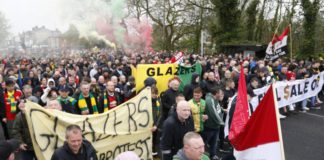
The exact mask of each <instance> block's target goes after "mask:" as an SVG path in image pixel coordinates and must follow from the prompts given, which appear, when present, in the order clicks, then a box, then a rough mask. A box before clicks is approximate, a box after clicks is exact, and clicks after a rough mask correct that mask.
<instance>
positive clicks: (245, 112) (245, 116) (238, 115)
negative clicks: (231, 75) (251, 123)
mask: <svg viewBox="0 0 324 160" xmlns="http://www.w3.org/2000/svg"><path fill="white" fill-rule="evenodd" d="M236 99H237V100H236V104H235V110H234V114H233V119H232V122H231V128H230V131H229V135H228V139H229V140H230V141H231V142H232V141H235V140H234V139H235V138H236V137H237V136H238V135H239V134H240V133H241V132H242V130H243V128H244V126H245V124H246V123H247V122H248V120H249V106H248V101H247V90H246V83H245V75H244V71H243V67H242V66H241V71H240V78H239V84H238V93H237V98H236Z"/></svg>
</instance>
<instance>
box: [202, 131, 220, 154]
mask: <svg viewBox="0 0 324 160" xmlns="http://www.w3.org/2000/svg"><path fill="white" fill-rule="evenodd" d="M218 135H219V128H218V129H212V128H207V127H205V128H204V131H203V132H202V137H203V139H204V143H205V145H207V144H208V145H209V154H210V157H211V158H212V157H214V156H215V155H216V150H217V140H218Z"/></svg>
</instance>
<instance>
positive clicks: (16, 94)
mask: <svg viewBox="0 0 324 160" xmlns="http://www.w3.org/2000/svg"><path fill="white" fill-rule="evenodd" d="M5 83H6V90H5V92H4V100H5V110H6V117H5V118H4V119H3V122H4V123H6V129H7V131H6V132H7V134H8V135H7V138H10V135H12V126H13V122H14V120H15V118H16V113H17V110H18V109H17V102H18V101H19V99H20V97H21V96H22V93H21V91H20V90H16V89H15V82H14V81H13V80H11V79H8V80H7V81H6V82H5ZM1 107H3V106H1Z"/></svg>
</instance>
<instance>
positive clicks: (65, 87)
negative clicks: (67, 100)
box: [59, 85, 70, 92]
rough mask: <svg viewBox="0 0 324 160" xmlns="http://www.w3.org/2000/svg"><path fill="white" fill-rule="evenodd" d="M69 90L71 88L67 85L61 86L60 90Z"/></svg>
mask: <svg viewBox="0 0 324 160" xmlns="http://www.w3.org/2000/svg"><path fill="white" fill-rule="evenodd" d="M69 90H70V88H69V87H68V86H66V85H64V86H60V87H59V91H62V92H68V91H69Z"/></svg>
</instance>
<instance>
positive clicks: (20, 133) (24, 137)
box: [12, 99, 36, 160]
mask: <svg viewBox="0 0 324 160" xmlns="http://www.w3.org/2000/svg"><path fill="white" fill-rule="evenodd" d="M20 101H21V102H20V103H19V105H18V107H19V109H20V112H19V113H18V114H17V116H16V119H15V121H14V124H13V129H12V135H13V138H14V139H16V140H18V141H19V143H20V146H19V148H20V150H21V151H20V152H19V158H20V159H23V160H33V159H35V158H36V155H35V152H34V148H33V144H32V139H31V136H30V133H29V129H28V124H27V120H26V114H25V99H21V100H20Z"/></svg>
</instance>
